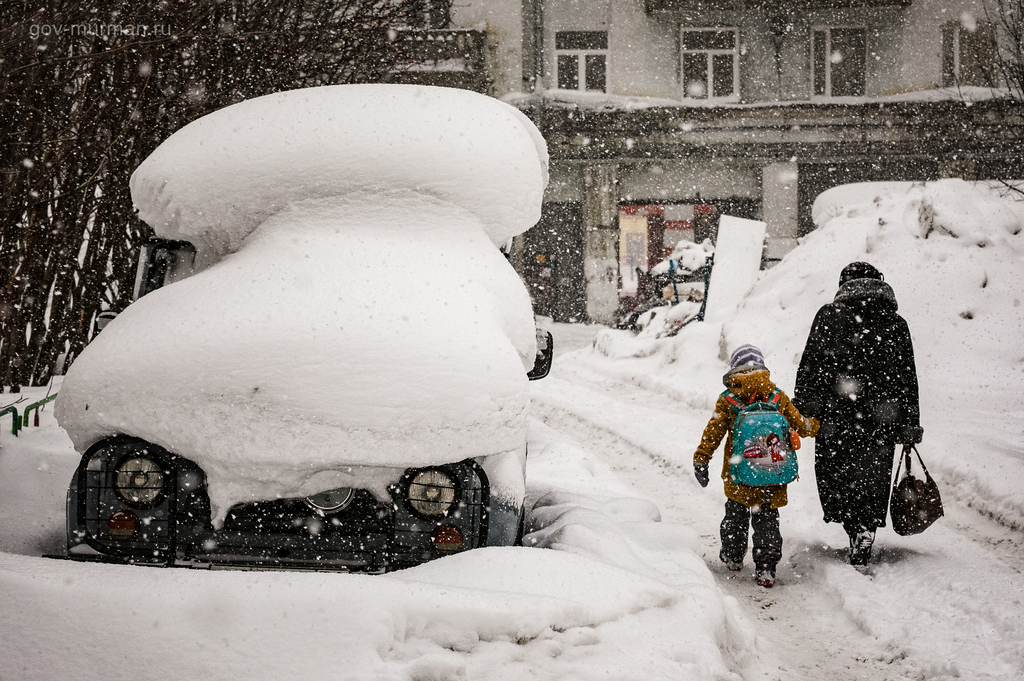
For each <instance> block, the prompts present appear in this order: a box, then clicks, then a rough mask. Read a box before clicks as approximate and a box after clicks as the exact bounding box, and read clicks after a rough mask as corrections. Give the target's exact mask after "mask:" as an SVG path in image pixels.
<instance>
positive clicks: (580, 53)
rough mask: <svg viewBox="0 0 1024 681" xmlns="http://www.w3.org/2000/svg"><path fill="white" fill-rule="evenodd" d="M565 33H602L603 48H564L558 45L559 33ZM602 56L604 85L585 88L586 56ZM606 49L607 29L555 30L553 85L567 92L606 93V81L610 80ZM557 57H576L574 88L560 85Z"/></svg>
mask: <svg viewBox="0 0 1024 681" xmlns="http://www.w3.org/2000/svg"><path fill="white" fill-rule="evenodd" d="M566 33H594V34H604V45H605V46H604V48H572V49H564V48H559V47H558V42H559V35H560V34H562V35H564V34H566ZM596 56H600V57H604V87H603V88H601V89H600V90H598V89H593V90H592V89H589V88H587V73H588V69H587V57H596ZM608 56H609V50H608V31H555V87H556V88H557V89H559V90H566V91H568V92H601V93H607V92H608V90H609V87H608V83H609V81H610V78H609V72H610V69H609V68H608V62H609V61H610V60H609V58H608ZM559 57H575V58H576V87H575V88H563V87H562V69H561V64H560V63H559V61H560V60H559Z"/></svg>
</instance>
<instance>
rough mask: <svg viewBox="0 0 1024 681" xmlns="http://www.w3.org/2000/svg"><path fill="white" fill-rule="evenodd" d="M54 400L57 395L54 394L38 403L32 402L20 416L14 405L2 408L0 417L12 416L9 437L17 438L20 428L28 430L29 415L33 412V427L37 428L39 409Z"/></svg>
mask: <svg viewBox="0 0 1024 681" xmlns="http://www.w3.org/2000/svg"><path fill="white" fill-rule="evenodd" d="M55 399H57V393H54V394H52V395H49V396H47V397H44V398H43V399H41V400H39V401H38V402H33V403H32V404H30V405H28V406H27V407H25V410H24V411H22V412H21V414H19V413H18V407H16V406H15V405H14V404H12V405H10V406H8V407H4V408H3V409H0V416H6V415H7V414H11V415H12V419H11V435H14V436H17V435H18V431H19V430H21V429H22V428H28V425H29V414H31V413H32V412H33V411H34V412H35V415H36V417H35V421H34V423H35V425H37V426H38V425H39V408H40V407H42V406H43V405H44V404H46V403H48V402H53V401H54V400H55Z"/></svg>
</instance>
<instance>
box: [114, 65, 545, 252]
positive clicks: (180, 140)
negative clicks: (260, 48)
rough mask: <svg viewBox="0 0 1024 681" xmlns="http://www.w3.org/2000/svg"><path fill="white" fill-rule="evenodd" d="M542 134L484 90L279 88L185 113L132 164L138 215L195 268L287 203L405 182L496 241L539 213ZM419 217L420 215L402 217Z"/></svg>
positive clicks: (392, 187) (542, 180) (530, 222)
mask: <svg viewBox="0 0 1024 681" xmlns="http://www.w3.org/2000/svg"><path fill="white" fill-rule="evenodd" d="M546 184H547V151H546V146H545V144H544V140H543V138H542V137H541V136H540V133H539V132H538V131H537V129H536V128H535V127H534V126H533V124H532V123H530V121H529V120H528V119H527V118H526V117H525V116H524V115H523V114H522V113H521V112H520V111H518V110H517V109H515V108H514V107H512V106H509V105H508V104H504V103H503V102H500V101H498V100H496V99H493V98H491V97H486V96H484V95H480V94H477V93H475V92H469V91H466V90H455V89H450V88H437V87H425V86H416V85H337V86H329V87H318V88H309V89H304V90H292V91H289V92H279V93H275V94H272V95H266V96H264V97H258V98H255V99H252V100H248V101H244V102H241V103H239V104H235V105H232V106H229V107H226V108H224V109H221V110H220V111H216V112H214V113H212V114H209V115H207V116H204V117H202V118H200V119H198V120H196V121H194V122H192V123H190V124H189V125H187V126H185V127H184V128H182V129H181V130H179V131H178V132H176V133H174V134H173V135H172V136H171V137H170V138H168V139H167V140H166V141H165V142H163V143H162V144H161V145H160V147H159V148H158V149H157V150H156V151H155V152H153V154H152V155H151V156H150V157H149V158H147V159H146V161H145V162H143V163H142V165H140V166H139V167H138V169H137V170H136V171H135V173H134V174H133V175H132V178H131V190H132V199H133V201H134V202H135V205H136V207H137V208H138V210H139V217H140V218H141V219H142V220H143V221H145V222H146V224H148V225H150V226H151V227H152V228H153V229H154V230H155V231H156V233H157V234H158V235H159V236H163V237H167V238H171V239H183V240H186V241H191V242H192V243H193V244H194V245H195V246H196V248H197V251H198V255H197V258H198V262H197V265H198V266H199V268H200V269H202V268H203V267H206V266H207V265H208V264H210V263H211V262H213V261H215V260H217V259H218V258H220V257H222V256H223V255H224V254H226V253H229V252H233V251H235V250H237V249H238V248H239V246H240V245H241V243H242V240H243V239H244V238H245V237H246V235H247V234H249V233H250V232H252V231H253V230H254V229H255V228H256V226H257V225H259V224H260V223H262V222H263V221H264V220H266V219H267V218H268V217H269V216H271V215H273V214H274V213H277V212H278V211H280V210H282V209H283V208H285V207H286V206H287V205H288V204H290V203H294V202H298V201H306V200H310V199H318V198H326V197H331V196H343V195H347V194H351V193H354V192H370V193H376V192H388V191H395V190H404V191H407V192H410V193H413V194H418V195H423V196H427V197H433V198H436V199H440V200H442V201H445V202H449V203H453V204H455V205H457V206H460V207H462V208H463V209H464V210H466V211H468V212H470V213H472V214H473V215H475V216H476V217H477V218H478V219H479V221H480V223H481V225H482V226H483V229H484V231H485V232H486V233H487V236H488V237H490V239H491V240H492V241H493V242H494V243H495V244H499V245H500V244H501V243H503V242H505V241H507V240H508V239H509V238H511V237H513V236H515V235H516V234H520V233H522V232H524V231H525V230H527V229H528V228H530V227H532V226H533V225H534V224H536V222H537V221H538V220H539V219H540V205H541V198H542V196H543V192H544V187H545V185H546ZM408 229H410V230H414V229H417V223H415V222H414V223H412V224H410V225H408Z"/></svg>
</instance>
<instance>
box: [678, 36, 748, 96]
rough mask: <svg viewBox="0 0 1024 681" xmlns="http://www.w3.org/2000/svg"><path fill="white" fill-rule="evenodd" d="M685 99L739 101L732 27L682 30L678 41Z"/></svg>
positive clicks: (735, 48) (736, 57) (737, 59)
mask: <svg viewBox="0 0 1024 681" xmlns="http://www.w3.org/2000/svg"><path fill="white" fill-rule="evenodd" d="M679 48H680V53H681V56H682V69H681V81H682V84H683V98H684V99H726V98H730V97H731V98H734V99H739V95H740V91H739V80H740V79H739V50H738V49H737V35H736V29H734V28H684V29H683V30H682V34H681V36H680V40H679Z"/></svg>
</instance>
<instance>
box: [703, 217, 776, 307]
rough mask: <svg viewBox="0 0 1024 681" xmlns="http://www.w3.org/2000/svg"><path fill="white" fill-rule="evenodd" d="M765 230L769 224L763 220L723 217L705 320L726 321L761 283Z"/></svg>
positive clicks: (720, 224) (717, 241)
mask: <svg viewBox="0 0 1024 681" xmlns="http://www.w3.org/2000/svg"><path fill="white" fill-rule="evenodd" d="M765 230H766V225H765V223H763V222H761V221H759V220H747V219H744V218H737V217H733V216H732V215H723V216H722V218H721V221H720V222H719V223H718V238H717V240H716V242H715V264H714V267H712V269H711V281H710V282H708V297H707V307H706V308H705V310H704V319H705V320H707V321H711V322H716V321H717V322H721V321H724V320H725V318H726V317H727V316H728V315H730V314H731V313H732V312H733V311H734V310H735V309H736V306H737V305H739V304H740V301H742V300H743V298H744V297H745V296H746V295H747V294H748V293H750V289H752V288H753V287H754V284H755V283H757V276H758V272H759V271H760V270H761V252H762V250H763V249H764V235H765Z"/></svg>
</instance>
